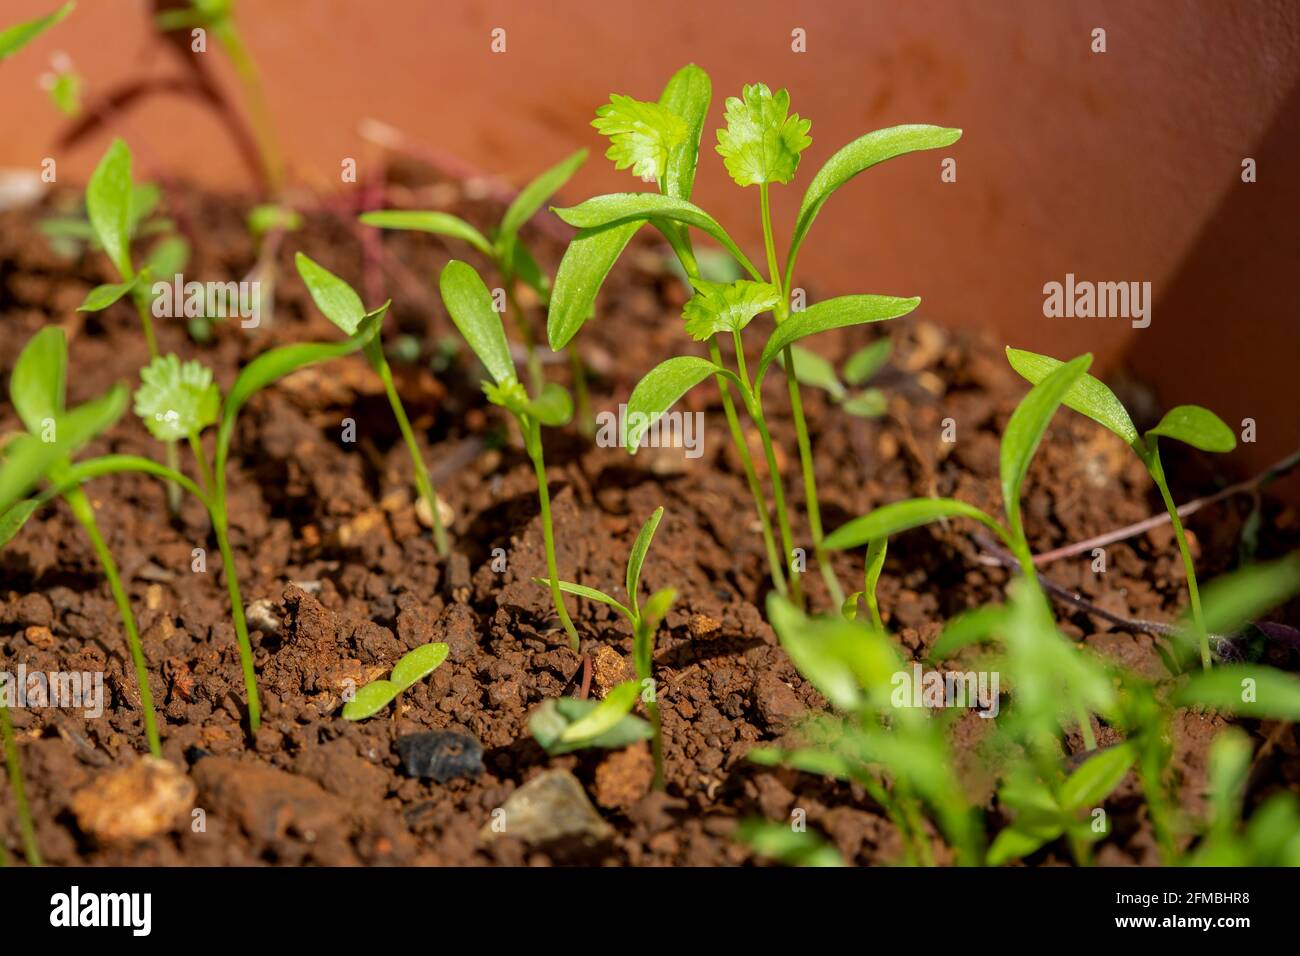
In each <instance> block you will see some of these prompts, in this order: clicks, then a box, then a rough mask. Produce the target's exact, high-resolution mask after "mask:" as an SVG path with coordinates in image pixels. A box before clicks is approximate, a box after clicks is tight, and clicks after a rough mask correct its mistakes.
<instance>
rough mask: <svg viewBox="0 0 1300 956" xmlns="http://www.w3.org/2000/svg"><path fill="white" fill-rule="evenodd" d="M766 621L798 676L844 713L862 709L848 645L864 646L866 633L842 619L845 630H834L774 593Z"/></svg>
mask: <svg viewBox="0 0 1300 956" xmlns="http://www.w3.org/2000/svg"><path fill="white" fill-rule="evenodd" d="M767 619H768V621H769V623H771V625H772V629H773V630H774V631H776V634H777V637H778V638H780V640H781V646H782V647H783V648H784V649H785V652H786V653H787V654H789V655H790V660H791V661H793V662H794V666H795V667H796V668H797V669H798V671H799V673H800V674H801V675H802V676H803V678H804V679H805V680H807V681H808V682H809V683H810V684H812V685H813V686H814V687H816V688H817V690H818V692H819V693H821V695H822V696H823V697H825V698H826V699H827V700H829V701H830V702H831V704H832V705H833V706H835V707H837V708H839V709H840V710H843V711H856V710H857V709H859V708H860V707H861V706H862V704H863V702H864V696H863V693H862V688H861V687H860V684H859V680H858V677H857V675H856V674H855V673H854V669H853V665H852V663H851V662H850V659H849V655H848V653H847V652H846V651H847V649H846V647H845V645H846V643H852V642H861V641H862V640H863V637H864V635H865V633H866V632H864V631H862V630H861V629H860V628H858V627H857V626H856V625H854V624H852V623H851V622H848V621H844V620H842V619H841V621H840V623H841V624H843V625H844V628H845V629H835V630H832V627H833V624H834V622H832V621H829V620H819V619H816V618H808V617H806V616H805V615H804V613H803V612H802V611H800V610H799V609H798V608H797V607H795V606H794V605H793V604H791V603H790V602H789V601H788V600H786V599H785V598H783V597H781V596H780V595H778V594H776V593H775V592H773V593H771V594H769V595H768V599H767Z"/></svg>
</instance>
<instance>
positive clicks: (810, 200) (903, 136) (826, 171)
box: [787, 125, 961, 271]
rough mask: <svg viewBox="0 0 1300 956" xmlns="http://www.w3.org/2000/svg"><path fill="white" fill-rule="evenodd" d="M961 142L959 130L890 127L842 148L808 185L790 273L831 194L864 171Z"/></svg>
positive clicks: (792, 247) (796, 228) (792, 241)
mask: <svg viewBox="0 0 1300 956" xmlns="http://www.w3.org/2000/svg"><path fill="white" fill-rule="evenodd" d="M960 138H961V130H959V129H944V128H943V127H941V126H922V125H913V126H891V127H890V128H888V129H878V130H876V131H875V132H872V133H867V135H865V136H860V137H858V138H857V139H855V140H854V141H853V142H851V143H849V144H848V145H847V146H845V147H844V148H842V149H841V150H840V151H839V152H837V153H836V154H835V155H834V156H832V157H831V158H830V159H828V160H827V161H826V165H824V166H823V167H822V168H821V169H820V170H818V171H817V175H816V176H814V177H813V180H812V182H811V183H809V184H808V191H807V192H806V193H804V195H803V202H801V203H800V204H799V216H798V218H797V219H796V220H795V226H794V233H793V235H792V236H791V238H790V254H789V258H788V261H789V265H788V266H787V269H788V270H790V271H793V268H794V259H795V256H796V254H797V252H798V250H799V247H800V246H801V245H802V244H803V240H804V238H805V237H806V236H807V235H808V230H809V229H810V228H812V224H813V220H814V219H816V218H817V214H818V213H819V212H821V209H822V206H824V205H825V204H826V200H827V199H829V198H830V196H831V193H833V192H835V190H837V189H839V188H840V187H841V186H843V185H844V184H845V183H847V182H848V181H849V180H850V179H852V178H853V177H854V176H856V175H857V174H858V173H860V172H862V171H863V170H867V169H870V168H871V167H872V166H874V165H876V164H877V163H880V162H884V161H885V160H886V159H892V158H893V157H895V156H901V155H903V154H904V153H912V152H916V151H917V150H922V149H939V148H942V147H944V146H951V145H952V144H953V143H955V142H957V140H959V139H960Z"/></svg>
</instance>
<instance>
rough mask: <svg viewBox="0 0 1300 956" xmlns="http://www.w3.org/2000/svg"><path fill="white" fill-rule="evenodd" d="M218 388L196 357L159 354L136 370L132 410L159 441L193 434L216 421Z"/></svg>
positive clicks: (209, 373) (219, 410)
mask: <svg viewBox="0 0 1300 956" xmlns="http://www.w3.org/2000/svg"><path fill="white" fill-rule="evenodd" d="M220 412H221V392H220V390H219V389H218V388H217V386H216V384H215V383H214V382H213V381H212V370H211V369H210V368H207V367H205V366H204V365H202V364H201V363H199V362H197V361H193V360H191V361H188V362H181V360H180V359H179V358H177V357H176V354H175V353H171V354H168V355H160V356H158V357H157V358H155V359H154V360H153V361H152V362H150V363H149V364H148V365H146V366H145V367H144V368H142V369H141V370H140V387H139V388H138V389H136V393H135V413H136V415H138V416H139V417H140V420H141V421H143V422H144V424H145V427H146V428H148V429H149V433H150V434H151V435H153V437H154V438H157V439H158V440H159V441H176V440H178V439H182V438H186V437H188V436H190V435H197V434H198V433H199V432H201V431H203V429H205V428H207V427H208V426H209V425H212V424H214V423H215V422H216V421H217V416H218V415H219V414H220Z"/></svg>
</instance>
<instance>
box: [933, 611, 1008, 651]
mask: <svg viewBox="0 0 1300 956" xmlns="http://www.w3.org/2000/svg"><path fill="white" fill-rule="evenodd" d="M1006 622H1007V609H1006V608H1005V607H1003V606H1002V605H1000V604H990V605H986V606H984V607H978V608H974V609H973V610H970V611H965V612H963V613H962V614H960V615H958V616H957V617H955V618H953V619H952V620H951V621H949V622H948V625H947V626H946V627H945V628H944V629H943V633H942V634H940V635H939V640H937V641H935V642H934V646H933V647H931V648H930V654H929V658H930V660H931V661H942V660H946V659H947V658H949V657H952V655H953V654H955V653H956V652H957V651H959V650H961V649H962V648H963V647H966V646H967V645H968V644H976V643H979V642H980V641H985V640H988V639H989V638H990V637H992V636H993V635H994V634H996V633H997V632H998V631H999V630H1001V629H1002V627H1003V625H1005V624H1006Z"/></svg>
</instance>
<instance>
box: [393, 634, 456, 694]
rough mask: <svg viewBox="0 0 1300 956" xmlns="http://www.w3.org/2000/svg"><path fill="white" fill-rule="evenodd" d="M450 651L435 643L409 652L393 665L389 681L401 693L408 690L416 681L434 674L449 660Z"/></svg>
mask: <svg viewBox="0 0 1300 956" xmlns="http://www.w3.org/2000/svg"><path fill="white" fill-rule="evenodd" d="M450 650H451V648H450V647H449V646H448V645H446V644H444V643H442V642H434V643H432V644H425V645H423V646H421V647H417V648H416V649H415V650H413V651H408V652H407V653H405V654H403V655H402V658H401V660H399V661H398V662H397V663H396V664H394V665H393V672H392V673H391V674H389V675H388V679H389V680H390V681H391V682H392V683H393V685H394V686H395V687H396V688H397V689H398V690H399V691H402V690H406V688H408V687H410V686H411V685H412V684H414V683H415V682H416V681H419V680H422V679H424V678H425V677H428V676H429V675H430V674H432V673H433V672H434V670H435V669H436V668H437V667H438V665H439V664H441V663H442V662H443V661H445V660H446V659H447V654H448V653H449V652H450Z"/></svg>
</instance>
